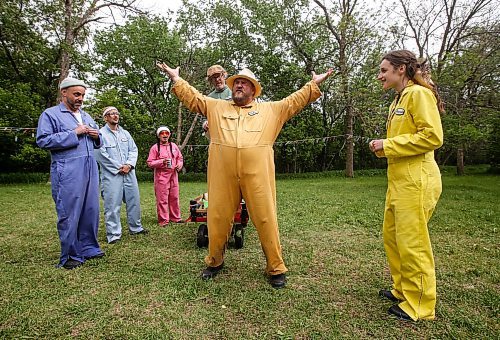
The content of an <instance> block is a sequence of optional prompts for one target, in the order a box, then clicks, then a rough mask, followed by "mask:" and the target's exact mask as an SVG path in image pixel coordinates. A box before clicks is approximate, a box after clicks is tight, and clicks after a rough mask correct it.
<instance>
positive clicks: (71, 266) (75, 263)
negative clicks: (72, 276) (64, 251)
mask: <svg viewBox="0 0 500 340" xmlns="http://www.w3.org/2000/svg"><path fill="white" fill-rule="evenodd" d="M82 264H83V263H82V262H80V261H77V260H73V259H69V260H68V261H66V262H65V263H64V264H63V268H64V269H68V270H71V269H75V268H76V267H80V266H81V265H82Z"/></svg>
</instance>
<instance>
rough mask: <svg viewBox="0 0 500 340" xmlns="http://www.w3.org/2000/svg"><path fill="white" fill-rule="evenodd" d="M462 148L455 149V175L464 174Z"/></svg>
mask: <svg viewBox="0 0 500 340" xmlns="http://www.w3.org/2000/svg"><path fill="white" fill-rule="evenodd" d="M464 173H465V172H464V149H462V148H458V149H457V175H458V176H463V175H464Z"/></svg>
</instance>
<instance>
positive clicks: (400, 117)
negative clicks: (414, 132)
mask: <svg viewBox="0 0 500 340" xmlns="http://www.w3.org/2000/svg"><path fill="white" fill-rule="evenodd" d="M405 122H406V113H405V114H394V115H393V116H392V118H391V121H390V124H389V126H390V127H391V129H395V130H396V131H399V129H400V128H401V127H402V126H404V125H405Z"/></svg>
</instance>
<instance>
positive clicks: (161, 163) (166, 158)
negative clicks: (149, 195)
mask: <svg viewBox="0 0 500 340" xmlns="http://www.w3.org/2000/svg"><path fill="white" fill-rule="evenodd" d="M156 136H157V137H158V143H156V144H154V145H153V146H152V147H151V149H150V150H149V156H148V160H147V163H148V166H149V167H150V168H152V169H153V170H154V186H155V195H156V211H157V213H158V224H159V225H160V227H165V226H166V225H167V224H168V223H169V222H170V221H172V222H174V223H184V221H183V220H182V219H181V209H180V205H179V176H178V172H179V171H181V169H182V167H183V165H184V159H183V158H182V153H181V150H179V147H178V146H177V145H176V144H175V143H172V142H169V141H168V140H169V138H170V130H169V129H168V127H166V126H160V127H159V128H158V129H157V130H156Z"/></svg>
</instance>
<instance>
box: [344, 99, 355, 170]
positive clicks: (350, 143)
mask: <svg viewBox="0 0 500 340" xmlns="http://www.w3.org/2000/svg"><path fill="white" fill-rule="evenodd" d="M345 119H346V127H345V133H346V156H345V175H346V177H349V178H353V177H354V139H353V115H352V106H351V105H348V107H347V113H346V117H345Z"/></svg>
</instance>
